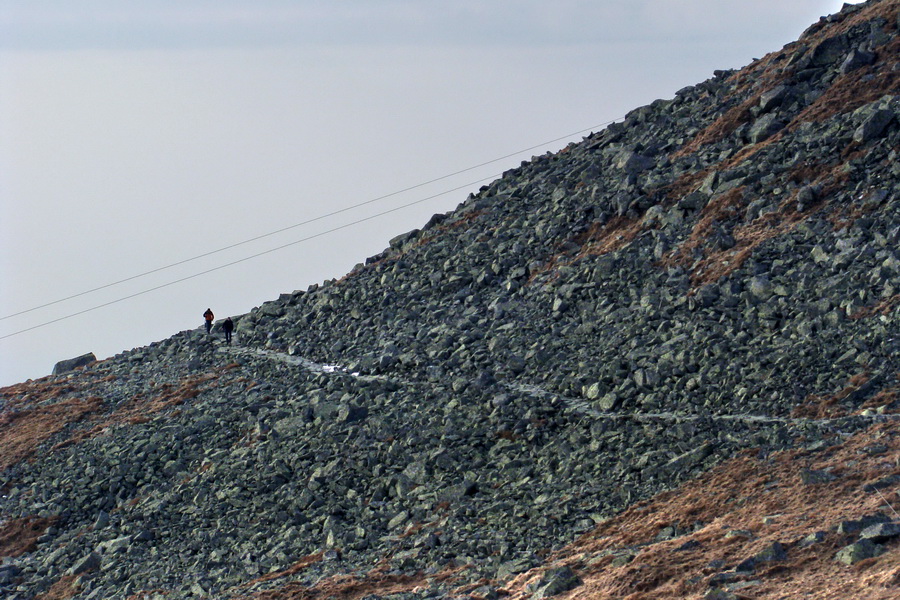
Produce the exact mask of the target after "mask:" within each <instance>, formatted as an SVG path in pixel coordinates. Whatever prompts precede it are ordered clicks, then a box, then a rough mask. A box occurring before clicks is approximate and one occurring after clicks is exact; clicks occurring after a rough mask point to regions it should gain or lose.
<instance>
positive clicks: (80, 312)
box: [0, 174, 501, 340]
mask: <svg viewBox="0 0 900 600" xmlns="http://www.w3.org/2000/svg"><path fill="white" fill-rule="evenodd" d="M500 175H501V174H497V175H491V176H489V177H483V178H481V179H479V180H477V181H473V182H471V183H467V184H465V185H461V186H459V187H455V188H453V189H450V190H446V191H443V192H440V193H438V194H433V195H431V196H427V197H425V198H420V199H419V200H415V201H413V202H409V203H407V204H403V205H401V206H397V207H394V208H391V209H388V210H385V211H382V212H380V213H376V214H374V215H370V216H368V217H363V218H361V219H357V220H355V221H351V222H349V223H345V224H343V225H338V226H337V227H332V228H331V229H328V230H325V231H321V232H319V233H315V234H313V235H310V236H307V237H305V238H301V239H299V240H294V241H293V242H289V243H287V244H282V245H281V246H276V247H275V248H270V249H268V250H263V251H262V252H257V253H256V254H251V255H249V256H245V257H244V258H239V259H237V260H233V261H231V262H228V263H225V264H223V265H219V266H217V267H212V268H211V269H206V270H205V271H200V272H198V273H194V274H193V275H187V276H186V277H182V278H180V279H175V280H174V281H169V282H168V283H163V284H160V285H157V286H155V287H152V288H148V289H146V290H143V291H140V292H135V293H134V294H129V295H128V296H123V297H121V298H117V299H115V300H110V301H109V302H104V303H103V304H98V305H96V306H92V307H90V308H86V309H84V310H80V311H78V312H74V313H71V314H68V315H65V316H62V317H59V318H56V319H52V320H50V321H45V322H43V323H39V324H38V325H33V326H31V327H27V328H25V329H20V330H19V331H14V332H13V333H8V334H6V335H2V336H0V340H5V339H6V338H11V337H13V336H16V335H20V334H22V333H26V332H29V331H33V330H35V329H40V328H41V327H46V326H47V325H52V324H53V323H58V322H60V321H65V320H66V319H71V318H72V317H77V316H79V315H83V314H85V313H89V312H93V311H95V310H98V309H101V308H105V307H107V306H111V305H113V304H118V303H120V302H124V301H126V300H131V299H132V298H136V297H137V296H142V295H144V294H149V293H150V292H155V291H156V290H161V289H163V288H167V287H170V286H173V285H175V284H177V283H182V282H184V281H188V280H190V279H195V278H197V277H200V276H202V275H207V274H209V273H213V272H215V271H221V270H222V269H226V268H228V267H232V266H234V265H237V264H240V263H243V262H246V261H248V260H252V259H254V258H258V257H260V256H265V255H266V254H271V253H273V252H277V251H279V250H284V249H285V248H289V247H291V246H296V245H297V244H301V243H303V242H308V241H309V240H312V239H315V238H319V237H322V236H324V235H328V234H329V233H334V232H335V231H340V230H341V229H346V228H348V227H352V226H353V225H359V224H360V223H365V222H366V221H371V220H372V219H376V218H378V217H383V216H384V215H388V214H391V213H395V212H397V211H400V210H403V209H405V208H409V207H410V206H415V205H416V204H422V203H423V202H427V201H428V200H433V199H435V198H439V197H440V196H445V195H447V194H449V193H451V192H456V191H459V190H461V189H465V188H468V187H470V186H473V185H477V184H479V183H481V182H483V181H488V180H491V179H496V178H497V177H500Z"/></svg>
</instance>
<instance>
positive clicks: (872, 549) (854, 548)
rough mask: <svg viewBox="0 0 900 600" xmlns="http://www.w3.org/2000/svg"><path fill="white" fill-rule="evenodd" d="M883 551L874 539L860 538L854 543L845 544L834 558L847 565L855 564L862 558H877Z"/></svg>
mask: <svg viewBox="0 0 900 600" xmlns="http://www.w3.org/2000/svg"><path fill="white" fill-rule="evenodd" d="M883 551H884V549H883V548H882V547H881V546H879V545H878V544H876V543H875V542H873V541H872V540H860V541H858V542H856V543H854V544H850V545H849V546H844V547H843V548H841V549H840V550H838V553H837V554H835V556H834V559H835V560H836V561H838V562H841V563H844V564H845V565H854V564H856V563H858V562H859V561H861V560H866V559H867V558H875V557H876V556H878V555H879V554H881V553H882V552H883Z"/></svg>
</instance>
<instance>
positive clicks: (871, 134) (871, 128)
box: [853, 108, 896, 144]
mask: <svg viewBox="0 0 900 600" xmlns="http://www.w3.org/2000/svg"><path fill="white" fill-rule="evenodd" d="M895 116H896V114H895V113H894V111H892V110H890V109H887V108H882V109H879V110H876V111H875V112H873V113H872V114H871V115H869V116H868V117H867V118H866V120H865V121H863V122H862V124H861V125H860V126H859V127H858V128H857V129H856V131H854V132H853V141H854V142H856V143H857V144H866V143H868V142H870V141H872V140H874V139H876V138H879V137H881V134H882V133H884V130H885V129H887V126H888V125H889V124H890V122H891V121H893V120H894V117H895Z"/></svg>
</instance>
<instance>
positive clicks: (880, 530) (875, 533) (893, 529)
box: [859, 522, 900, 544]
mask: <svg viewBox="0 0 900 600" xmlns="http://www.w3.org/2000/svg"><path fill="white" fill-rule="evenodd" d="M898 536H900V523H893V522H891V523H876V524H875V525H869V526H868V527H866V528H865V529H863V530H862V531H860V532H859V537H860V539H865V540H872V541H873V542H875V543H876V544H879V543H881V542H885V541H887V540H889V539H892V538H895V537H898Z"/></svg>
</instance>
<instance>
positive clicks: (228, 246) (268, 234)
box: [0, 119, 618, 339]
mask: <svg viewBox="0 0 900 600" xmlns="http://www.w3.org/2000/svg"><path fill="white" fill-rule="evenodd" d="M617 120H618V119H613V120H612V121H607V122H606V123H601V124H599V125H594V126H593V127H589V128H587V129H581V130H580V131H575V132H573V133H570V134H568V135H564V136H562V137H558V138H555V139H552V140H548V141H546V142H543V143H541V144H537V145H535V146H531V147H529V148H524V149H522V150H519V151H517V152H513V153H510V154H506V155H504V156H501V157H499V158H495V159H492V160H489V161H485V162H483V163H480V164H477V165H474V166H471V167H467V168H465V169H461V170H459V171H455V172H453V173H450V174H448V175H442V176H440V177H435V178H434V179H430V180H428V181H425V182H422V183H417V184H416V185H412V186H409V187H406V188H403V189H401V190H397V191H396V192H391V193H389V194H385V195H383V196H378V197H377V198H372V199H371V200H366V201H364V202H360V203H358V204H353V205H351V206H347V207H345V208H341V209H338V210H335V211H332V212H330V213H325V214H323V215H319V216H318V217H313V218H311V219H307V220H305V221H301V222H299V223H295V224H293V225H288V226H287V227H282V228H281V229H276V230H274V231H270V232H268V233H263V234H261V235H257V236H254V237H252V238H248V239H246V240H243V241H240V242H235V243H233V244H229V245H227V246H223V247H221V248H217V249H216V250H210V251H208V252H204V253H202V254H197V255H196V256H192V257H190V258H185V259H183V260H179V261H176V262H173V263H170V264H167V265H164V266H161V267H157V268H154V269H150V270H149V271H144V272H143V273H138V274H137V275H131V276H129V277H125V278H123V279H119V280H118V281H113V282H111V283H106V284H103V285H100V286H97V287H95V288H91V289H89V290H85V291H83V292H78V293H77V294H72V295H71V296H66V297H65V298H60V299H58V300H53V301H51V302H47V303H45V304H40V305H38V306H33V307H31V308H28V309H25V310H20V311H19V312H15V313H12V314H9V315H6V316H3V317H0V321H4V320H6V319H11V318H13V317H18V316H20V315H24V314H27V313H30V312H34V311H36V310H40V309H42V308H47V307H48V306H53V305H55V304H60V303H61V302H66V301H68V300H73V299H75V298H80V297H81V296H86V295H88V294H92V293H94V292H99V291H100V290H105V289H107V288H111V287H113V286H116V285H120V284H123V283H127V282H129V281H133V280H135V279H140V278H141V277H146V276H147V275H152V274H154V273H159V272H160V271H165V270H167V269H171V268H173V267H177V266H180V265H183V264H186V263H189V262H193V261H195V260H199V259H201V258H206V257H207V256H212V255H214V254H219V253H221V252H225V251H226V250H231V249H233V248H237V247H239V246H243V245H245V244H249V243H251V242H256V241H259V240H261V239H264V238H267V237H271V236H273V235H277V234H279V233H284V232H285V231H290V230H291V229H296V228H297V227H302V226H303V225H309V224H310V223H315V222H316V221H321V220H323V219H327V218H328V217H333V216H335V215H339V214H341V213H345V212H348V211H351V210H354V209H357V208H360V207H362V206H366V205H367V204H373V203H375V202H380V201H381V200H386V199H387V198H391V197H393V196H397V195H399V194H403V193H405V192H409V191H412V190H415V189H418V188H421V187H424V186H426V185H430V184H432V183H437V182H438V181H443V180H444V179H449V178H450V177H455V176H457V175H461V174H463V173H467V172H469V171H474V170H475V169H479V168H481V167H484V166H487V165H490V164H493V163H495V162H499V161H501V160H506V159H508V158H512V157H514V156H518V155H519V154H522V153H524V152H529V151H531V150H536V149H537V148H543V147H545V146H546V145H547V144H552V143H554V142H559V141H561V140H566V139H569V138H571V137H572V136H575V135H579V134H581V133H584V132H586V131H595V130H597V129H600V128H601V127H605V126H607V125H609V124H610V123H614V122H615V121H617ZM479 181H483V180H479ZM463 187H465V186H463ZM457 189H459V188H457ZM450 191H455V190H450ZM444 193H448V192H444ZM13 335H14V334H13ZM0 339H3V338H2V337H0Z"/></svg>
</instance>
